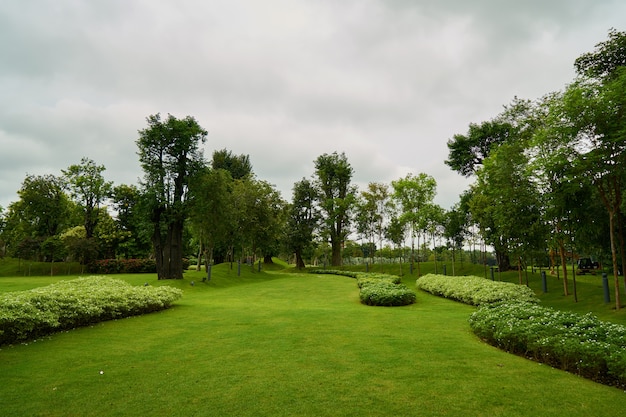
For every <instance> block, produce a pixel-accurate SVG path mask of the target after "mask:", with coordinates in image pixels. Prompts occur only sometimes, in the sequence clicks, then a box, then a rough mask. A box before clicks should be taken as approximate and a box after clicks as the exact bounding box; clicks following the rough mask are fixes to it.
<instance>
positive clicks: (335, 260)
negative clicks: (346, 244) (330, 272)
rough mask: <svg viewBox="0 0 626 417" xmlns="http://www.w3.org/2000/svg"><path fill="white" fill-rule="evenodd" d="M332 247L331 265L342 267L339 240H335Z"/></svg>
mask: <svg viewBox="0 0 626 417" xmlns="http://www.w3.org/2000/svg"><path fill="white" fill-rule="evenodd" d="M330 246H331V260H330V264H331V265H332V266H341V264H342V262H341V242H340V241H339V239H336V238H335V239H333V240H331V242H330Z"/></svg>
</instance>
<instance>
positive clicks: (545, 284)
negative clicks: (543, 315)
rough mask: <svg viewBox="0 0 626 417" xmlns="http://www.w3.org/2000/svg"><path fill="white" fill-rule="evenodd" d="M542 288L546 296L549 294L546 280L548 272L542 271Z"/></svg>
mask: <svg viewBox="0 0 626 417" xmlns="http://www.w3.org/2000/svg"><path fill="white" fill-rule="evenodd" d="M541 288H542V290H543V293H544V294H545V293H547V292H548V280H547V279H546V271H541Z"/></svg>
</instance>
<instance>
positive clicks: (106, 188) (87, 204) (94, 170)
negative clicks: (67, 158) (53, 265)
mask: <svg viewBox="0 0 626 417" xmlns="http://www.w3.org/2000/svg"><path fill="white" fill-rule="evenodd" d="M105 170H106V168H105V167H104V165H96V163H95V162H94V161H93V160H91V159H88V158H82V159H81V161H80V164H76V165H70V166H69V167H68V168H67V169H66V170H63V171H62V172H63V175H64V177H65V180H66V182H67V185H68V186H69V189H70V195H71V196H72V198H73V199H74V201H75V202H76V204H78V206H79V207H80V208H81V209H82V211H83V215H84V225H85V233H86V238H87V239H91V238H93V235H94V230H95V229H96V225H97V224H98V211H99V210H100V205H101V204H102V203H103V202H104V201H105V200H106V199H107V198H108V197H109V195H110V194H111V189H112V183H111V182H109V181H105V180H104V177H103V176H102V172H104V171H105Z"/></svg>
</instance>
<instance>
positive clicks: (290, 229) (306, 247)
mask: <svg viewBox="0 0 626 417" xmlns="http://www.w3.org/2000/svg"><path fill="white" fill-rule="evenodd" d="M316 195H317V194H316V190H315V187H314V186H313V184H312V183H311V181H309V180H307V179H306V178H303V179H302V180H300V181H298V182H296V183H295V184H294V185H293V197H292V201H291V204H290V205H289V207H288V209H287V223H286V230H285V245H286V247H287V248H288V250H289V251H290V252H293V253H294V254H295V257H296V267H297V268H298V269H302V268H304V267H305V263H304V257H305V256H310V255H312V251H313V249H314V246H315V241H314V237H315V230H316V229H317V227H318V225H319V220H320V213H319V211H318V208H317V206H316V205H315V201H316Z"/></svg>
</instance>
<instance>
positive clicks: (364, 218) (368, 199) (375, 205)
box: [356, 182, 391, 259]
mask: <svg viewBox="0 0 626 417" xmlns="http://www.w3.org/2000/svg"><path fill="white" fill-rule="evenodd" d="M359 197H360V198H359V199H358V200H357V204H356V223H357V231H358V232H359V233H361V234H362V235H364V236H366V237H367V238H368V241H369V245H370V257H373V256H374V248H375V247H376V243H377V244H378V247H379V248H382V246H383V245H382V243H383V235H384V232H385V222H386V221H387V218H388V216H389V213H390V204H391V203H390V197H391V195H390V193H389V187H388V186H387V185H386V184H383V183H376V182H371V183H369V184H368V185H367V190H364V191H361V193H360V196H359ZM372 259H373V258H372Z"/></svg>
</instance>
